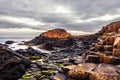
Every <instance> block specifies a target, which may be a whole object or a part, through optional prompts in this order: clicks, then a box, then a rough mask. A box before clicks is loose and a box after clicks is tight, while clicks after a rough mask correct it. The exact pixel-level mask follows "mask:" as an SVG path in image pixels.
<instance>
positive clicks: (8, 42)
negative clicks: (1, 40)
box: [5, 40, 15, 44]
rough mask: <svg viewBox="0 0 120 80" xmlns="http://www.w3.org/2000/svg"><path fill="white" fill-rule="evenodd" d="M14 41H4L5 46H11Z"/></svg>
mask: <svg viewBox="0 0 120 80" xmlns="http://www.w3.org/2000/svg"><path fill="white" fill-rule="evenodd" d="M14 42H15V41H12V40H9V41H6V42H5V44H13V43H14Z"/></svg>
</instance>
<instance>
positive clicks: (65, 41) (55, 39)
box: [28, 29, 74, 48]
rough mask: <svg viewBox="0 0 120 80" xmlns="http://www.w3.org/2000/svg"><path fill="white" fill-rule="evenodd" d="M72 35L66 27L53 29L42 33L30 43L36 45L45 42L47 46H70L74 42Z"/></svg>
mask: <svg viewBox="0 0 120 80" xmlns="http://www.w3.org/2000/svg"><path fill="white" fill-rule="evenodd" d="M73 42H74V41H73V39H72V38H71V35H70V34H69V33H68V32H67V31H65V30H64V29H53V30H49V31H47V32H44V33H42V34H40V36H37V37H35V39H33V40H31V41H30V42H28V43H31V44H34V45H40V44H44V47H45V48H51V47H63V48H65V47H70V46H71V45H72V44H73Z"/></svg>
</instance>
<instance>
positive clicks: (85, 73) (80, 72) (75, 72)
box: [64, 63, 97, 80]
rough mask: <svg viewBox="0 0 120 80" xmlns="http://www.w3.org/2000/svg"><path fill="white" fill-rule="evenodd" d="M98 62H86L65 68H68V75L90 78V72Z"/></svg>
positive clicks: (84, 78)
mask: <svg viewBox="0 0 120 80" xmlns="http://www.w3.org/2000/svg"><path fill="white" fill-rule="evenodd" d="M96 66H97V65H96V64H92V63H85V64H78V65H77V66H75V65H70V66H65V67H64V70H65V71H66V70H68V75H69V76H70V77H72V78H77V79H80V80H86V79H87V80H88V78H89V73H90V72H91V71H92V70H93V69H94V68H95V67H96Z"/></svg>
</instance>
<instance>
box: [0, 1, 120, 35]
mask: <svg viewBox="0 0 120 80" xmlns="http://www.w3.org/2000/svg"><path fill="white" fill-rule="evenodd" d="M119 3H120V0H114V1H113V0H12V1H11V0H0V28H1V29H4V28H6V29H7V28H11V29H13V28H17V29H18V28H22V29H24V28H27V29H28V28H29V29H31V30H37V31H39V30H43V31H45V30H49V29H54V28H64V29H67V30H69V31H71V32H75V33H77V32H78V33H81V34H83V33H95V32H97V31H98V30H100V29H101V28H102V26H104V25H107V24H108V23H111V22H113V21H118V20H120V5H119ZM18 31H19V30H18ZM24 31H25V30H24ZM21 35H22V33H21ZM0 36H1V33H0Z"/></svg>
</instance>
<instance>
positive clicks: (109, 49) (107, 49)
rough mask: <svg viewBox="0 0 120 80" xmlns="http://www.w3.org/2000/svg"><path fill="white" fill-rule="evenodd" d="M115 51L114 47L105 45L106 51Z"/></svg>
mask: <svg viewBox="0 0 120 80" xmlns="http://www.w3.org/2000/svg"><path fill="white" fill-rule="evenodd" d="M112 50H113V45H105V46H104V51H111V52H112Z"/></svg>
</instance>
